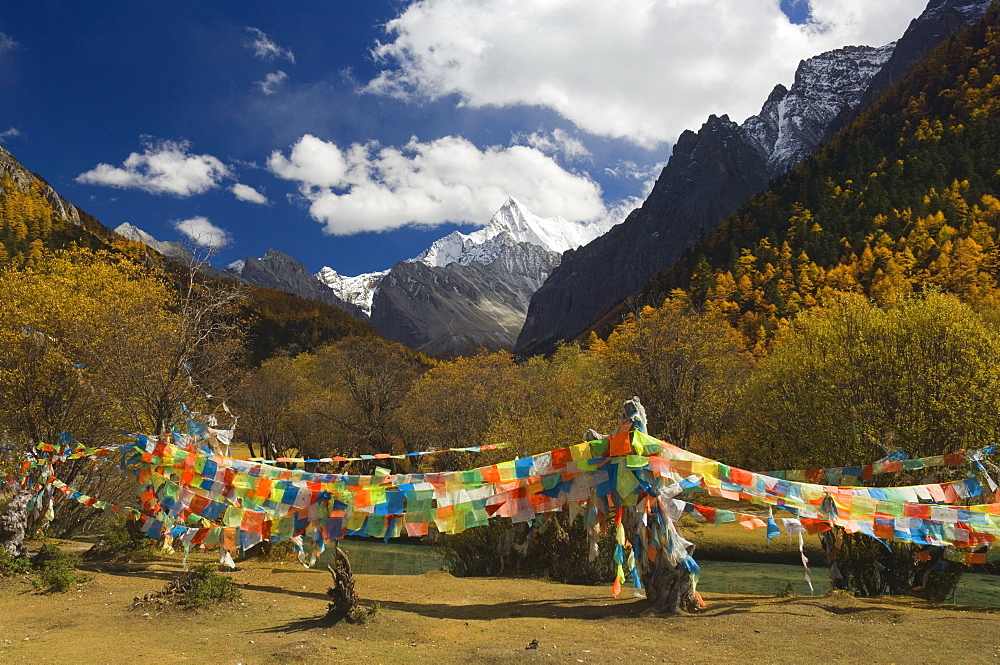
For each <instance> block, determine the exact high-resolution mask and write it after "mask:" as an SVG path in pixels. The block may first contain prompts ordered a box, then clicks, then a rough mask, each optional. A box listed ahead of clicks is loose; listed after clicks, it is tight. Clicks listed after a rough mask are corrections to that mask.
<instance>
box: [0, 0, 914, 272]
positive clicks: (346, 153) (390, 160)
mask: <svg viewBox="0 0 1000 665" xmlns="http://www.w3.org/2000/svg"><path fill="white" fill-rule="evenodd" d="M923 5H924V1H923V0H882V1H880V2H878V3H873V2H870V1H868V0H812V2H806V1H805V0H781V1H780V2H778V1H777V0H620V1H614V2H612V1H610V0H574V2H555V1H552V0H548V1H543V0H493V1H492V2H489V3H481V2H478V1H477V0H423V1H422V2H405V1H395V2H346V1H342V0H341V1H328V2H311V1H308V0H303V1H297V2H293V3H275V2H260V1H254V0H248V1H246V2H239V3H237V2H173V3H164V2H150V1H146V0H128V1H105V2H101V3H99V4H94V3H84V2H67V1H63V2H55V1H53V0H35V1H34V2H30V3H8V7H6V8H4V9H0V99H2V100H3V103H2V104H0V142H2V145H3V146H4V147H5V148H7V149H8V150H10V151H11V152H12V153H13V154H14V155H15V156H16V157H17V158H18V159H19V160H20V161H21V162H22V163H23V164H24V165H25V166H27V167H28V168H30V169H31V170H33V171H35V172H37V173H39V174H40V175H42V176H43V177H44V178H45V179H46V180H48V181H49V182H50V183H51V184H52V185H53V186H54V187H55V188H56V189H57V190H58V191H59V192H60V193H61V194H63V195H64V196H65V197H66V198H68V199H69V200H70V201H72V202H74V203H75V204H77V205H78V206H80V207H81V208H83V209H84V210H86V211H87V212H89V213H91V214H92V215H94V216H95V217H97V218H98V219H99V220H101V221H102V222H103V223H104V224H106V225H108V226H111V227H114V226H117V225H119V224H121V223H122V222H126V221H127V222H131V223H133V224H135V225H136V226H138V227H140V228H142V229H144V230H146V231H148V232H149V233H151V234H153V235H154V236H156V237H157V238H159V239H161V240H180V239H185V238H186V237H188V236H192V237H194V238H195V239H196V240H198V241H200V242H201V243H203V244H215V245H219V247H218V248H217V253H216V254H215V255H214V256H213V258H212V261H213V263H215V264H216V265H217V266H223V265H225V264H226V263H228V262H230V261H232V260H234V259H238V258H243V257H245V256H260V255H262V254H263V253H264V252H265V251H266V250H267V249H268V248H275V249H279V250H281V251H284V252H287V253H289V254H291V255H293V256H295V257H296V258H298V259H299V260H300V261H302V262H303V263H304V264H305V265H306V267H307V268H309V269H310V270H311V271H314V272H315V271H317V270H318V269H319V268H320V267H322V266H325V265H326V266H331V267H333V268H334V269H335V270H337V271H338V272H340V273H342V274H347V275H353V274H358V273H361V272H367V271H372V270H379V269H385V268H388V267H390V266H391V265H392V264H393V263H395V262H396V261H398V260H402V259H406V258H410V257H412V256H415V255H416V254H418V253H419V252H420V251H421V250H422V249H424V248H425V247H426V246H427V245H428V244H430V243H431V242H432V241H433V240H435V239H437V238H439V237H441V236H443V235H446V234H447V233H449V232H450V231H452V230H453V229H456V228H458V229H461V230H463V231H466V232H468V231H471V230H473V229H474V228H476V227H477V226H481V225H482V224H485V223H486V222H487V221H488V220H489V217H490V215H491V214H492V213H493V212H494V211H495V210H496V209H497V208H498V207H499V206H500V205H501V204H502V203H503V201H504V199H505V198H506V196H507V195H512V196H515V197H517V198H518V199H519V200H521V201H522V202H523V203H525V204H526V205H527V207H528V208H529V209H531V210H532V211H533V212H535V213H536V214H539V215H543V216H550V215H556V214H558V215H562V216H563V217H566V218H567V219H573V220H580V221H584V220H589V219H600V218H608V217H611V218H623V217H624V214H625V213H626V212H627V211H628V210H629V209H630V208H631V207H632V206H634V205H636V204H637V203H638V202H639V201H640V200H641V197H642V196H644V195H645V193H646V192H647V191H648V189H649V187H650V186H651V183H652V180H653V179H654V178H655V176H656V175H657V174H658V172H659V169H660V168H661V167H662V164H663V163H664V162H665V161H666V159H667V158H668V157H669V154H670V146H671V144H672V142H673V141H674V140H675V139H676V137H677V135H678V134H680V133H681V132H682V131H683V130H684V129H686V128H690V129H697V128H698V127H699V126H700V124H701V123H702V122H703V121H704V119H705V118H706V117H707V115H708V114H709V113H716V114H720V115H721V114H723V113H728V114H729V115H730V117H731V118H732V119H733V120H736V121H737V122H739V121H742V120H743V119H744V118H745V117H746V116H748V115H750V114H752V113H754V112H756V111H757V110H758V109H759V107H760V104H761V103H762V102H763V101H764V99H765V98H766V96H767V94H768V92H769V91H770V89H771V88H772V87H773V86H774V84H776V83H784V84H785V85H790V84H791V82H792V80H793V74H794V70H795V66H796V65H797V63H798V62H799V60H800V59H802V58H806V57H809V56H811V55H815V54H818V53H820V52H822V51H825V50H829V49H831V48H837V47H840V46H843V45H846V44H871V45H881V44H884V43H886V42H889V41H892V40H893V39H895V38H897V37H898V36H899V35H901V34H902V32H903V30H904V29H905V27H906V25H907V24H908V22H909V20H910V19H911V18H913V17H915V16H916V15H917V14H919V12H920V11H921V10H922V9H923ZM186 234H187V235H186Z"/></svg>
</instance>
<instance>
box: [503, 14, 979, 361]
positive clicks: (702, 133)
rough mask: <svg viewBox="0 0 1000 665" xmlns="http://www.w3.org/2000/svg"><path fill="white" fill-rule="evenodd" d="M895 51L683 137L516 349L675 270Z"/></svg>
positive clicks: (831, 55) (778, 93)
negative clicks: (635, 204) (740, 119)
mask: <svg viewBox="0 0 1000 665" xmlns="http://www.w3.org/2000/svg"><path fill="white" fill-rule="evenodd" d="M952 1H953V2H957V1H961V0H952ZM893 52H894V44H889V45H887V46H883V47H881V48H872V47H867V46H847V47H844V48H842V49H837V50H835V51H830V52H827V53H823V54H821V55H818V56H815V57H813V58H810V59H808V60H804V61H803V62H801V63H799V67H798V69H797V70H796V73H795V82H794V83H793V84H792V86H791V88H788V89H786V88H785V87H784V86H782V85H778V86H776V87H775V88H774V90H773V91H772V92H771V94H770V96H769V97H768V99H767V101H765V102H764V104H763V106H762V108H761V111H760V113H759V114H758V115H755V116H751V117H750V118H747V120H746V121H745V122H744V123H743V125H741V126H737V125H736V124H735V123H733V122H731V121H730V120H729V118H727V117H726V116H722V118H716V117H715V116H712V117H710V118H709V119H708V122H706V123H705V124H704V125H703V126H702V128H701V129H700V130H699V131H698V133H697V134H694V133H693V132H691V131H686V132H684V133H683V134H681V136H680V138H679V139H678V141H677V143H676V145H675V146H674V151H673V154H672V155H671V157H670V160H669V161H668V162H667V166H666V167H665V168H664V169H663V172H662V173H661V174H660V177H659V179H658V180H657V182H656V185H655V186H654V187H653V191H652V192H651V193H650V195H649V197H648V198H647V199H646V201H645V202H644V203H643V205H642V207H641V208H639V209H638V210H635V211H633V212H632V213H631V214H630V215H629V216H628V217H627V218H626V220H625V221H624V222H622V223H621V224H619V225H618V226H616V227H614V228H612V229H611V230H610V231H609V232H608V233H607V234H605V235H604V236H601V237H599V238H597V239H596V240H594V241H593V242H591V243H590V244H588V245H586V246H584V247H582V248H580V249H579V250H577V251H575V252H567V253H566V254H565V255H564V256H563V260H562V263H561V264H560V265H559V267H558V268H556V269H555V270H554V271H553V272H552V275H550V276H549V278H548V280H546V282H545V284H544V285H543V286H542V288H541V289H539V290H538V292H537V293H536V294H535V295H534V296H533V297H532V299H531V303H530V306H529V308H528V317H527V320H526V321H525V325H524V328H523V329H522V330H521V333H520V334H519V335H518V339H517V349H518V350H520V351H523V352H527V353H534V352H546V351H551V350H552V348H553V347H554V344H555V343H556V342H557V341H558V340H560V339H572V338H574V337H576V336H577V335H579V334H581V333H582V332H583V331H585V330H586V329H587V328H588V327H590V326H591V325H593V324H594V323H595V322H596V321H598V320H599V319H600V318H601V317H602V316H604V315H605V314H607V313H608V312H610V311H611V310H612V309H614V307H616V306H617V305H618V304H619V303H621V302H622V301H623V300H625V298H627V297H628V296H629V295H631V294H633V293H635V292H636V291H639V290H640V289H642V288H643V287H644V286H646V284H647V283H648V282H649V280H650V279H652V278H653V277H654V276H656V275H657V274H658V273H660V272H662V271H663V270H665V269H667V268H669V267H670V266H671V265H672V264H673V263H674V261H676V260H677V259H678V258H679V257H680V255H681V254H682V253H683V252H684V250H686V249H687V248H688V247H690V246H691V245H693V244H694V243H696V242H697V241H698V240H699V239H700V238H702V237H704V236H705V235H707V234H708V233H709V232H710V231H711V230H712V229H713V228H715V226H716V225H717V224H718V223H719V222H721V221H722V220H723V219H725V218H726V217H727V216H729V215H731V214H732V213H733V212H735V211H736V210H737V209H738V208H739V206H740V205H741V204H742V203H743V202H744V201H746V200H747V199H748V198H750V197H751V196H753V195H754V194H757V193H759V192H761V191H763V190H764V189H765V188H766V187H767V185H768V184H769V182H770V181H771V179H772V178H774V177H777V176H779V175H781V174H783V173H786V172H787V171H788V170H789V169H791V168H792V167H794V166H795V165H796V164H798V163H799V162H801V161H802V160H804V159H806V158H807V157H809V156H810V155H811V154H812V153H813V152H814V151H815V150H816V148H817V147H819V145H820V143H821V142H822V141H823V139H824V137H825V136H826V134H827V130H828V128H829V127H830V124H831V123H833V122H835V121H836V120H837V119H838V118H840V117H841V116H842V115H843V114H844V113H845V112H847V111H848V110H850V109H853V108H856V107H857V106H858V105H859V104H861V103H863V102H862V100H863V98H864V94H865V90H867V89H868V87H869V84H870V82H871V81H872V79H873V77H875V76H876V75H877V74H878V72H880V71H881V69H882V67H883V66H884V65H885V64H886V63H887V62H888V61H889V60H890V58H891V57H892V54H893Z"/></svg>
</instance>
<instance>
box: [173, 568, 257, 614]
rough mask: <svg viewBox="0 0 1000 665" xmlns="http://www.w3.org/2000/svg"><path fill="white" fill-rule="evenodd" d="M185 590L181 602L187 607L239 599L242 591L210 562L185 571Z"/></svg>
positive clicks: (241, 596)
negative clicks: (187, 571) (188, 571)
mask: <svg viewBox="0 0 1000 665" xmlns="http://www.w3.org/2000/svg"><path fill="white" fill-rule="evenodd" d="M187 576H188V577H187V579H186V586H187V590H186V591H185V592H184V596H183V598H182V599H181V601H180V602H181V604H182V605H186V606H188V607H204V606H206V605H214V604H217V603H223V602H232V601H236V600H241V599H242V598H243V592H241V591H240V588H239V587H238V586H237V585H236V583H235V582H233V581H232V580H231V579H229V578H228V577H225V576H224V575H220V574H219V572H218V571H217V570H215V568H214V567H212V566H211V565H210V564H207V563H204V564H201V565H200V566H197V567H196V568H195V569H194V570H192V571H191V572H190V573H187Z"/></svg>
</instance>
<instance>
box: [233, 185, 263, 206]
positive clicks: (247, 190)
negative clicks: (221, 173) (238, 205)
mask: <svg viewBox="0 0 1000 665" xmlns="http://www.w3.org/2000/svg"><path fill="white" fill-rule="evenodd" d="M229 191H230V192H232V193H233V196H235V197H236V198H238V199H239V200H240V201H246V202H247V203H257V204H259V205H267V204H268V203H269V201H268V200H267V197H266V196H264V195H263V194H261V193H260V192H258V191H257V190H256V189H254V188H253V187H251V186H250V185H244V184H243V183H242V182H238V183H236V184H234V185H233V186H232V187H230V188H229Z"/></svg>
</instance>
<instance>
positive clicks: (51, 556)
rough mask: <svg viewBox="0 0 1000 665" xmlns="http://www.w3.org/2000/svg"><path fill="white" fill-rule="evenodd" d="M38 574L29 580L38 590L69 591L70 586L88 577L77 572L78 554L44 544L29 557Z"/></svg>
mask: <svg viewBox="0 0 1000 665" xmlns="http://www.w3.org/2000/svg"><path fill="white" fill-rule="evenodd" d="M31 564H32V566H34V568H35V570H36V571H37V572H38V575H37V576H36V577H35V579H33V580H32V581H31V583H32V585H33V586H34V587H35V588H36V589H38V590H39V591H48V592H52V591H59V592H62V591H69V589H70V587H72V586H73V585H74V584H77V583H79V582H84V581H86V580H87V579H89V577H88V576H87V575H84V574H82V573H79V572H77V570H76V567H77V566H78V565H79V564H80V555H79V554H76V553H74V552H63V551H62V550H61V549H59V548H58V547H57V546H56V545H45V546H43V547H42V549H40V550H39V551H38V554H36V555H35V556H34V557H32V559H31Z"/></svg>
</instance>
